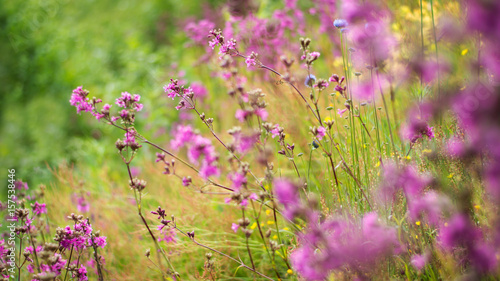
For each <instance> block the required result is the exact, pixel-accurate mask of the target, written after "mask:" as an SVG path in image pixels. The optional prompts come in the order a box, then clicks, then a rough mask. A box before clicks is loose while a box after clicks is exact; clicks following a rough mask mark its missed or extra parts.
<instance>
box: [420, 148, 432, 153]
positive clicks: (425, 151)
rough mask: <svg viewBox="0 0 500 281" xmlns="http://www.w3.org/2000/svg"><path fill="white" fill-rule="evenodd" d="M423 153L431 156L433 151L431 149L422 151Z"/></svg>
mask: <svg viewBox="0 0 500 281" xmlns="http://www.w3.org/2000/svg"><path fill="white" fill-rule="evenodd" d="M422 152H423V153H425V154H429V153H431V152H432V150H430V149H424V150H422Z"/></svg>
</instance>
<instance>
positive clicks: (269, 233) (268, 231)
mask: <svg viewBox="0 0 500 281" xmlns="http://www.w3.org/2000/svg"><path fill="white" fill-rule="evenodd" d="M269 237H271V229H268V230H267V231H266V238H269Z"/></svg>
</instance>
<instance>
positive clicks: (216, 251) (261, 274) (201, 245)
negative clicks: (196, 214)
mask: <svg viewBox="0 0 500 281" xmlns="http://www.w3.org/2000/svg"><path fill="white" fill-rule="evenodd" d="M174 229H176V230H177V231H179V232H180V233H182V235H184V236H186V237H188V238H189V239H191V241H192V242H193V243H195V244H196V245H198V246H200V247H202V248H205V249H208V250H210V251H212V252H215V253H217V254H219V255H221V256H224V257H226V258H228V259H230V260H232V261H234V262H236V263H237V264H239V265H240V266H241V267H244V268H246V269H248V270H250V271H252V272H254V273H255V274H257V275H259V276H262V277H264V278H265V279H267V280H273V281H274V279H272V278H271V277H269V276H267V275H265V274H263V273H260V272H258V271H257V270H255V269H253V268H251V267H249V266H248V265H246V264H244V263H243V262H242V261H239V260H237V259H235V258H233V257H231V256H229V255H227V254H224V253H223V252H221V251H218V250H216V249H213V248H211V247H209V246H206V245H203V244H201V243H199V242H198V241H196V240H195V239H194V238H193V237H190V236H189V235H187V233H185V232H184V231H182V230H181V229H179V228H178V227H177V225H175V226H174Z"/></svg>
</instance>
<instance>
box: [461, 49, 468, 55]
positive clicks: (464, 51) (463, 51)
mask: <svg viewBox="0 0 500 281" xmlns="http://www.w3.org/2000/svg"><path fill="white" fill-rule="evenodd" d="M468 52H469V49H463V50H462V52H461V53H460V54H461V55H462V56H465V55H467V53H468Z"/></svg>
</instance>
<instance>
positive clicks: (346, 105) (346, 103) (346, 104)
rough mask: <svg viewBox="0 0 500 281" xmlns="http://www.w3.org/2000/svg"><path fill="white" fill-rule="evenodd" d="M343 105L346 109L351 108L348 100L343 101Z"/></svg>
mask: <svg viewBox="0 0 500 281" xmlns="http://www.w3.org/2000/svg"><path fill="white" fill-rule="evenodd" d="M344 106H345V107H346V108H347V109H348V110H351V104H350V103H349V102H348V101H346V102H345V103H344Z"/></svg>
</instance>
